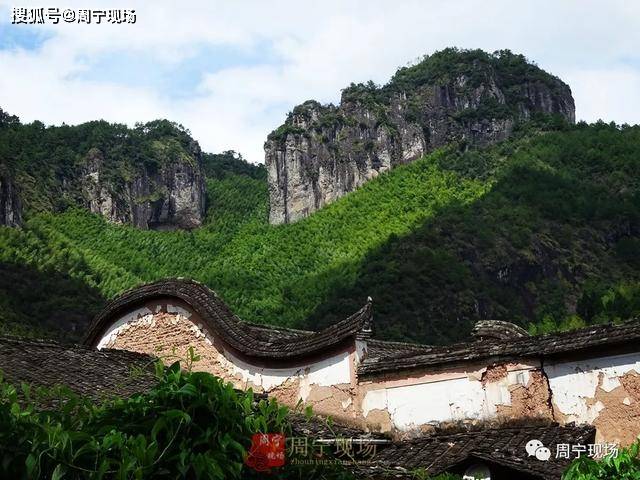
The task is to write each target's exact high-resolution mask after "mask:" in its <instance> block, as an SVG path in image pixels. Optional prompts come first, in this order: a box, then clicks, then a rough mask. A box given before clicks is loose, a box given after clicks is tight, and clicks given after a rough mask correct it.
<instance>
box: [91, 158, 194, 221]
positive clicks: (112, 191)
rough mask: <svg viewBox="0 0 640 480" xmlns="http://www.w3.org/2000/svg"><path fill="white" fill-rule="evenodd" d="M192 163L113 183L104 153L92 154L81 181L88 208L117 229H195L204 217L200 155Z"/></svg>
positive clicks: (173, 162)
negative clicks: (124, 226)
mask: <svg viewBox="0 0 640 480" xmlns="http://www.w3.org/2000/svg"><path fill="white" fill-rule="evenodd" d="M192 155H193V158H191V159H187V160H186V161H185V159H179V158H174V159H169V160H168V161H166V162H164V163H163V164H161V165H159V166H153V167H149V166H147V167H144V166H143V167H142V168H138V169H137V171H136V172H135V175H134V176H133V177H132V178H131V179H129V180H127V181H125V182H124V183H123V184H117V183H116V184H114V183H112V182H110V181H109V179H108V176H107V173H106V169H105V160H104V155H103V153H102V152H101V151H100V150H98V149H92V150H90V151H89V152H88V154H87V156H86V164H85V166H84V168H83V171H82V177H81V179H80V182H81V188H82V198H83V203H84V206H85V207H87V208H88V209H89V210H91V211H92V212H93V213H98V214H100V215H102V216H103V217H105V218H106V219H107V220H109V221H110V222H113V223H119V224H130V225H133V226H135V227H138V228H142V229H154V230H171V229H175V228H183V229H192V228H195V227H198V226H200V225H201V223H202V220H203V218H204V213H205V197H206V192H205V178H204V175H203V173H202V171H201V168H200V163H199V162H200V152H199V149H198V150H197V151H195V152H192Z"/></svg>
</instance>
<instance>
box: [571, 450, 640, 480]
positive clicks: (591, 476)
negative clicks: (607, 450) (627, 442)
mask: <svg viewBox="0 0 640 480" xmlns="http://www.w3.org/2000/svg"><path fill="white" fill-rule="evenodd" d="M639 453H640V441H638V442H636V443H634V444H633V445H631V446H630V447H629V448H626V449H622V450H621V451H620V454H619V455H618V456H617V457H605V458H604V459H603V460H600V461H596V460H594V459H592V458H589V457H581V458H579V459H577V460H575V461H574V462H573V463H572V464H571V466H570V467H569V468H568V470H567V471H566V472H565V474H564V475H563V476H562V480H613V479H615V480H630V479H639V478H640V456H639Z"/></svg>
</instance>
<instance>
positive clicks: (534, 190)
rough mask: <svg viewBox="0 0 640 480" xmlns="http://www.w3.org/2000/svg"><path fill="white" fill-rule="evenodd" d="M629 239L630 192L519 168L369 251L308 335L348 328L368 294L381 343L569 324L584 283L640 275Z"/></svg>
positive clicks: (309, 324) (635, 211)
mask: <svg viewBox="0 0 640 480" xmlns="http://www.w3.org/2000/svg"><path fill="white" fill-rule="evenodd" d="M629 237H633V238H635V239H637V238H640V207H639V205H638V204H637V201H636V200H634V197H633V196H632V195H631V194H629V195H625V194H621V195H616V196H613V195H611V193H610V192H609V191H607V190H606V189H604V188H603V187H600V186H598V185H596V184H593V183H590V182H577V183H576V181H575V179H573V178H570V177H567V176H566V175H560V174H558V173H555V172H553V171H550V170H541V169H536V168H529V167H527V166H519V167H517V166H516V167H515V168H510V169H509V170H508V172H506V174H504V175H503V176H502V177H501V178H500V180H498V181H497V182H496V183H495V184H494V186H493V188H491V189H490V190H489V191H488V192H487V193H485V194H484V195H483V196H481V197H479V198H478V199H477V200H476V201H474V202H472V203H469V204H466V205H463V204H459V203H456V204H449V205H447V206H445V207H444V208H442V209H441V210H440V211H439V212H438V213H437V214H436V215H435V216H434V217H432V218H431V219H429V220H428V221H426V222H425V223H424V224H422V225H421V226H420V227H418V228H417V229H415V230H414V231H413V232H412V233H410V234H409V235H406V236H402V237H398V236H391V237H390V238H389V239H388V241H387V242H386V243H385V244H383V245H382V246H381V247H380V248H377V249H375V250H373V251H371V252H369V254H368V255H367V256H366V257H365V258H364V259H363V260H362V261H361V262H360V263H359V265H358V266H357V273H356V275H355V277H356V280H355V282H351V284H346V283H345V282H344V281H340V282H337V283H336V287H334V288H332V289H330V293H329V294H328V295H327V297H326V300H325V301H324V302H323V303H322V304H321V305H319V306H318V307H317V308H316V309H315V311H314V312H313V314H312V315H311V316H310V317H309V318H308V319H307V320H306V322H305V324H304V325H303V326H304V328H309V329H319V328H322V327H325V326H327V325H330V324H332V323H334V322H336V321H338V320H341V319H344V318H345V317H346V316H348V315H350V314H352V313H353V312H355V311H356V310H357V309H358V308H360V307H361V306H362V305H363V304H364V302H365V301H366V298H367V297H368V296H371V297H372V298H373V305H374V309H373V312H374V329H375V333H374V335H375V336H376V337H377V338H380V339H388V340H405V341H418V342H423V343H431V344H449V343H452V342H456V341H461V340H464V339H465V338H467V337H468V335H469V334H470V331H471V328H472V327H473V324H474V323H475V321H477V320H480V319H499V320H506V321H510V322H514V323H516V324H519V325H522V326H525V327H526V326H527V325H528V323H529V322H537V321H540V320H541V319H542V318H543V317H544V316H545V315H552V316H556V317H557V316H563V315H570V314H572V313H575V312H576V311H577V310H579V309H580V299H581V295H582V292H581V288H582V286H583V285H584V284H585V283H586V282H589V281H598V282H603V281H604V282H606V281H612V282H613V281H619V280H620V279H629V278H635V279H638V278H639V277H640V269H639V268H638V267H637V266H635V267H634V266H633V264H630V263H629V262H626V261H625V259H624V258H621V257H620V256H619V255H618V253H617V249H616V245H617V244H618V243H619V242H620V241H624V240H625V239H628V238H629ZM334 275H335V276H336V278H343V277H341V276H340V272H339V271H336V272H334ZM323 281H325V280H323Z"/></svg>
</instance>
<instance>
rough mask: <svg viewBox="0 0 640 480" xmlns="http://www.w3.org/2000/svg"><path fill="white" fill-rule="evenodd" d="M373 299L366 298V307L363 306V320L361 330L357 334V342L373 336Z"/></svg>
mask: <svg viewBox="0 0 640 480" xmlns="http://www.w3.org/2000/svg"><path fill="white" fill-rule="evenodd" d="M372 307H373V298H371V297H367V305H366V306H365V310H366V312H365V315H366V317H365V319H364V322H363V323H362V328H361V329H360V331H359V332H358V334H357V338H358V339H359V340H366V339H367V338H370V337H371V336H372V335H373V308H372Z"/></svg>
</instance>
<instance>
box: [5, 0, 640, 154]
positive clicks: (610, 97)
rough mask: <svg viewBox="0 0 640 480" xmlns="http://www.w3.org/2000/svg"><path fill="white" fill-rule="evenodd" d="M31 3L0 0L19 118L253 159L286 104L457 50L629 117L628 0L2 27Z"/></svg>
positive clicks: (632, 90)
mask: <svg viewBox="0 0 640 480" xmlns="http://www.w3.org/2000/svg"><path fill="white" fill-rule="evenodd" d="M31 4H33V5H32V6H34V7H35V6H41V3H39V2H20V3H19V4H18V3H13V4H8V3H4V2H2V1H0V71H1V72H2V74H1V75H0V107H2V108H3V109H5V110H7V111H9V112H11V113H14V114H17V115H19V116H20V117H21V118H22V119H23V120H25V121H31V120H35V119H39V120H42V121H44V122H45V123H48V124H60V123H62V122H66V123H70V124H74V123H80V122H83V121H87V120H92V119H97V118H104V119H106V120H109V121H114V122H123V123H128V124H134V123H135V122H138V121H148V120H152V119H154V118H160V117H165V118H169V119H171V120H175V121H177V122H180V123H182V124H183V125H185V126H186V127H187V128H189V129H190V130H191V132H192V133H193V135H194V136H195V138H196V139H198V141H199V142H200V144H201V145H202V146H203V148H204V149H205V150H207V151H220V150H224V149H235V150H238V151H240V152H242V153H243V154H244V155H245V156H246V157H248V158H249V159H250V160H251V161H254V162H257V161H262V160H263V153H262V144H263V142H264V140H265V138H266V136H267V134H268V133H269V132H270V131H271V130H272V129H274V128H276V127H277V126H278V125H280V124H281V123H282V121H283V120H284V118H285V115H286V113H287V112H288V111H289V110H290V109H291V108H292V107H293V106H294V105H296V104H297V103H300V102H301V101H304V100H306V99H310V98H314V99H317V100H320V101H322V102H329V101H332V102H336V101H338V99H339V95H340V89H341V88H344V87H345V86H347V85H348V84H349V83H350V82H351V81H356V82H357V81H366V80H369V79H372V80H374V81H376V82H378V83H384V82H386V81H387V80H388V79H389V77H390V76H391V75H392V74H393V72H394V71H395V69H396V68H397V67H398V66H402V65H404V64H406V63H407V62H409V61H412V60H414V59H416V58H417V57H419V56H421V55H424V54H428V53H431V52H433V51H435V50H438V49H441V48H444V47H447V46H458V47H461V48H483V49H485V50H488V51H493V50H497V49H502V48H509V49H511V50H513V51H514V52H518V53H523V54H524V55H526V56H527V57H528V58H530V59H531V60H533V61H535V62H536V63H538V64H539V65H540V66H541V67H542V68H544V69H546V70H548V71H550V72H552V73H554V74H556V75H558V76H559V77H560V78H562V79H563V80H565V81H566V82H567V83H569V84H570V85H571V87H572V90H573V93H574V97H575V99H576V109H577V117H578V118H579V119H585V120H587V121H593V120H596V119H598V118H603V119H604V120H607V121H610V120H613V121H616V122H619V123H624V122H627V123H639V122H640V56H639V55H640V54H639V53H638V52H637V46H638V45H640V28H639V27H640V4H639V3H636V2H626V1H619V2H617V1H610V2H607V3H601V2H592V1H563V2H552V1H520V2H509V1H501V0H500V1H485V2H479V1H455V2H445V1H438V2H436V1H424V0H423V1H420V0H404V1H394V2H392V1H375V0H370V1H366V2H365V1H344V0H341V1H332V0H326V1H323V2H312V1H311V0H309V1H302V2H301V1H269V2H267V1H231V0H226V1H211V0H209V1H189V2H180V3H178V2H172V1H168V0H154V1H144V2H143V1H140V0H137V1H134V0H129V1H124V2H122V1H118V2H105V1H90V0H83V1H71V2H69V1H65V3H64V4H60V5H56V4H53V3H52V4H50V5H48V6H58V7H60V8H67V7H69V8H102V9H104V8H135V9H136V12H137V18H138V21H137V23H136V24H133V25H77V24H66V25H63V24H59V25H46V26H36V27H26V26H24V25H11V24H10V13H9V12H10V8H11V7H13V6H21V7H22V6H24V7H30V6H31ZM3 37H4V39H3Z"/></svg>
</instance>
